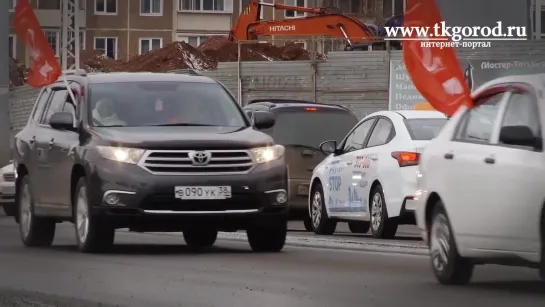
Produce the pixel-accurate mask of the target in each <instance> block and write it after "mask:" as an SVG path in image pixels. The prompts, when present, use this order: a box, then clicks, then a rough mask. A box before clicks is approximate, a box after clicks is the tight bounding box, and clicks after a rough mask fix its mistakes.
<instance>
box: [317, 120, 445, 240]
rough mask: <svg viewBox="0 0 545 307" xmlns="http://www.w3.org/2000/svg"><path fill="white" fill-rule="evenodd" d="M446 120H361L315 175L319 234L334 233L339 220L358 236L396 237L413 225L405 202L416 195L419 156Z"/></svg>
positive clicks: (332, 145) (325, 147) (326, 147)
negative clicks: (402, 226)
mask: <svg viewBox="0 0 545 307" xmlns="http://www.w3.org/2000/svg"><path fill="white" fill-rule="evenodd" d="M446 122H447V118H446V117H445V115H443V114H442V113H439V112H436V111H399V112H396V111H381V112H376V113H373V114H371V115H369V116H367V117H366V118H364V119H363V120H361V121H360V122H359V123H358V124H357V125H356V126H355V127H354V128H353V129H352V130H351V131H350V132H349V133H348V135H347V136H346V137H345V138H344V140H343V141H342V142H341V144H339V145H338V146H337V144H336V142H335V141H327V142H324V143H322V144H321V145H320V149H321V150H322V151H323V152H325V153H328V154H329V153H330V155H329V156H328V157H327V158H326V159H325V160H324V161H323V162H322V163H320V164H319V165H318V166H317V167H316V168H315V169H314V172H313V174H312V179H311V193H310V194H309V204H308V205H309V214H310V217H311V219H312V227H313V230H314V232H315V233H316V234H333V233H334V232H335V228H336V226H337V221H348V225H349V227H350V230H351V231H352V232H354V233H366V232H368V231H369V228H371V232H372V234H373V236H374V237H376V238H393V237H394V236H395V234H396V232H397V227H398V225H400V224H414V223H415V221H414V212H413V208H410V207H407V206H406V205H405V202H406V200H407V199H410V198H411V197H413V195H414V192H415V191H416V171H417V165H418V161H419V155H420V152H421V151H422V149H423V148H424V147H425V146H426V145H427V144H428V142H429V141H430V140H431V139H432V138H434V137H435V136H436V135H437V134H438V133H439V131H440V130H441V128H442V127H443V126H444V124H445V123H446Z"/></svg>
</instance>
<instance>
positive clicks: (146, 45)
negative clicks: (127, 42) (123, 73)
mask: <svg viewBox="0 0 545 307" xmlns="http://www.w3.org/2000/svg"><path fill="white" fill-rule="evenodd" d="M139 47H140V50H139V53H138V54H144V53H148V52H150V51H152V50H157V49H161V48H163V39H162V38H141V39H140V46H139Z"/></svg>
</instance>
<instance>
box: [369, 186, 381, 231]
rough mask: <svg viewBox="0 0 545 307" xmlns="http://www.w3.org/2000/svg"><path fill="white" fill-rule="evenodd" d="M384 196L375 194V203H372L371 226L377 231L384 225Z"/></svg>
mask: <svg viewBox="0 0 545 307" xmlns="http://www.w3.org/2000/svg"><path fill="white" fill-rule="evenodd" d="M382 206H383V202H382V196H381V195H380V193H375V195H374V196H373V202H372V203H371V225H372V226H373V229H374V230H375V231H376V230H378V229H379V228H380V224H381V223H382Z"/></svg>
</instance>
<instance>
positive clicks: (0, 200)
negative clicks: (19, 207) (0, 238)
mask: <svg viewBox="0 0 545 307" xmlns="http://www.w3.org/2000/svg"><path fill="white" fill-rule="evenodd" d="M0 206H3V207H4V213H5V214H6V215H8V216H13V215H15V173H14V171H13V164H11V163H10V164H8V165H6V166H4V167H2V168H0Z"/></svg>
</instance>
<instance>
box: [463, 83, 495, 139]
mask: <svg viewBox="0 0 545 307" xmlns="http://www.w3.org/2000/svg"><path fill="white" fill-rule="evenodd" d="M502 98H503V93H501V94H496V95H492V96H489V97H486V98H483V100H480V101H478V102H477V103H478V104H479V106H477V107H475V108H473V109H470V110H469V111H467V113H466V114H465V120H464V121H462V122H463V123H465V127H463V129H461V130H460V133H459V137H458V139H459V140H461V141H467V142H484V143H488V142H490V138H491V137H492V131H493V130H494V123H495V122H496V120H497V117H498V112H499V107H500V102H501V99H502Z"/></svg>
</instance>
